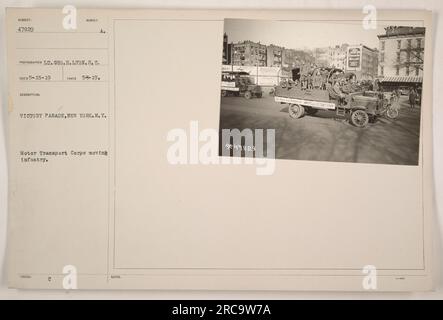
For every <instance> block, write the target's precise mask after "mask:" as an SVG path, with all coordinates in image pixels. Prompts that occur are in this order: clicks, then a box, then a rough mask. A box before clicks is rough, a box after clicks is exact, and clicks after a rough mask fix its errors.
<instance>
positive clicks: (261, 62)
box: [231, 40, 267, 67]
mask: <svg viewBox="0 0 443 320" xmlns="http://www.w3.org/2000/svg"><path fill="white" fill-rule="evenodd" d="M266 52H267V50H266V46H265V45H263V44H260V43H257V42H252V41H249V40H246V41H242V42H238V43H234V44H232V47H231V64H233V65H237V66H259V67H264V66H266V63H267V59H266Z"/></svg>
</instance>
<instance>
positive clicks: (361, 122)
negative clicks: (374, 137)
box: [351, 110, 369, 128]
mask: <svg viewBox="0 0 443 320" xmlns="http://www.w3.org/2000/svg"><path fill="white" fill-rule="evenodd" d="M351 123H352V124H353V125H354V126H356V127H359V128H363V127H366V126H367V125H368V123H369V115H368V114H367V113H366V111H363V110H355V111H354V112H352V114H351Z"/></svg>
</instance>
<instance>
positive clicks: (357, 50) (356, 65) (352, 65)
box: [345, 44, 378, 80]
mask: <svg viewBox="0 0 443 320" xmlns="http://www.w3.org/2000/svg"><path fill="white" fill-rule="evenodd" d="M345 71H349V72H353V73H355V74H356V76H357V79H358V80H374V79H376V78H377V74H378V50H377V49H375V48H374V49H372V48H369V47H367V46H365V45H361V44H360V45H352V46H348V47H347V51H346V65H345Z"/></svg>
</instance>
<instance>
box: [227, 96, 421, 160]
mask: <svg viewBox="0 0 443 320" xmlns="http://www.w3.org/2000/svg"><path fill="white" fill-rule="evenodd" d="M400 106H401V108H400V115H399V117H398V118H397V119H396V120H388V119H385V118H380V119H379V120H377V122H376V123H373V124H370V125H369V126H368V127H367V128H363V129H361V128H356V127H354V126H352V125H351V124H349V123H347V122H346V121H344V120H335V119H334V118H335V114H334V113H333V112H330V111H320V112H318V113H317V114H316V115H315V116H304V117H303V118H300V119H296V120H294V119H291V118H290V117H289V116H288V112H287V106H286V105H284V104H279V103H276V102H274V98H273V97H271V96H269V95H266V96H264V97H263V98H261V99H251V100H246V99H245V98H242V97H225V98H222V100H221V114H220V121H221V122H220V123H221V128H222V129H225V128H226V129H233V128H237V129H240V130H243V129H245V128H250V129H258V128H260V129H275V131H276V158H278V159H298V160H320V161H340V162H361V163H385V164H402V165H416V164H417V163H418V151H419V130H420V111H419V109H414V110H411V109H410V107H409V104H408V101H407V98H406V97H401V98H400Z"/></svg>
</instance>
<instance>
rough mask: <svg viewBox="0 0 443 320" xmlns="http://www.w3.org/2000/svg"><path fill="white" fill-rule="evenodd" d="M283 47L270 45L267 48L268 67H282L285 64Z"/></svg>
mask: <svg viewBox="0 0 443 320" xmlns="http://www.w3.org/2000/svg"><path fill="white" fill-rule="evenodd" d="M283 51H284V48H283V47H279V46H276V45H273V44H271V45H269V46H267V47H266V66H268V67H281V66H282V64H283Z"/></svg>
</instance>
